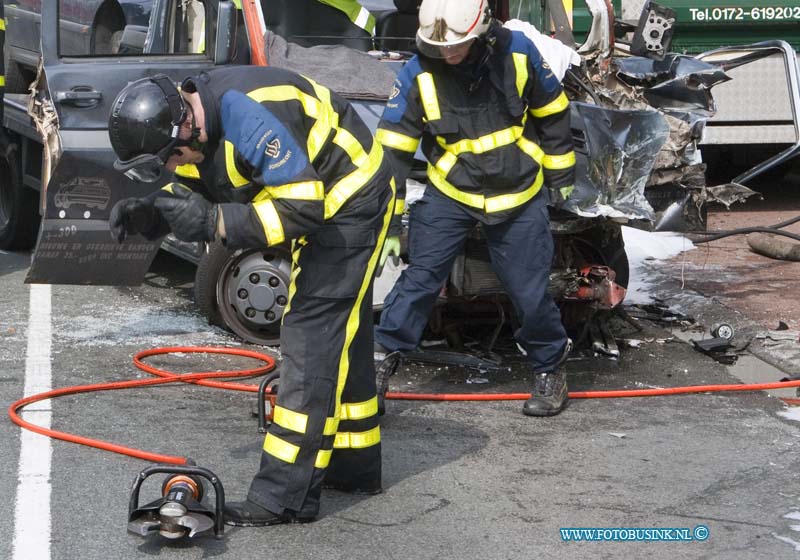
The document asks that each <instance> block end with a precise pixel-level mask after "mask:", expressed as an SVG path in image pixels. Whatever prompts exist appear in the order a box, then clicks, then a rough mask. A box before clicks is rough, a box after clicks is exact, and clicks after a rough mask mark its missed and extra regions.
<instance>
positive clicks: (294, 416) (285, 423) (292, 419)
mask: <svg viewBox="0 0 800 560" xmlns="http://www.w3.org/2000/svg"><path fill="white" fill-rule="evenodd" d="M272 421H273V422H274V423H275V424H277V425H278V426H280V427H281V428H286V429H287V430H291V431H293V432H297V433H298V434H304V433H306V426H308V414H302V413H300V412H295V411H294V410H289V409H288V408H284V407H282V406H278V405H276V406H275V416H274V417H273V420H272Z"/></svg>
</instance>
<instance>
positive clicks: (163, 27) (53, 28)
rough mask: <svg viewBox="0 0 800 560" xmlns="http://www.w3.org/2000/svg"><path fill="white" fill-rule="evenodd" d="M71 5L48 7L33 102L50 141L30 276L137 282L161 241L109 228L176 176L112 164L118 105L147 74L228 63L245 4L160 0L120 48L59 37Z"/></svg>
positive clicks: (57, 0)
mask: <svg viewBox="0 0 800 560" xmlns="http://www.w3.org/2000/svg"><path fill="white" fill-rule="evenodd" d="M212 3H213V5H212ZM67 4H69V2H68V1H67V0H54V1H53V2H46V3H44V5H43V7H42V57H43V65H44V76H43V79H42V78H41V77H40V79H39V83H38V86H37V88H38V92H37V97H36V101H35V102H34V103H33V104H32V105H33V106H34V112H35V113H36V114H35V115H34V119H35V120H36V122H37V126H38V127H39V129H40V131H41V132H42V135H43V137H44V140H45V150H44V154H43V162H42V166H43V167H42V172H43V176H42V184H43V185H45V187H44V188H43V190H42V194H41V198H42V220H41V226H40V230H39V237H38V241H37V244H36V250H35V253H34V256H33V263H32V265H31V268H30V271H29V273H28V277H27V278H26V282H28V283H51V284H97V285H136V284H139V283H141V281H142V279H143V278H144V275H145V273H146V272H147V269H148V268H149V266H150V263H151V261H152V259H153V257H154V256H155V254H156V252H157V251H158V248H159V245H160V241H147V240H145V239H144V238H142V237H139V236H133V237H131V238H129V239H126V240H125V241H124V242H123V243H121V244H119V243H117V242H116V241H114V240H113V239H112V238H111V235H110V233H109V229H108V216H109V213H110V211H111V208H112V207H113V205H114V204H115V203H116V202H117V201H118V200H120V199H122V198H127V197H131V196H144V195H145V194H147V193H148V192H151V191H152V190H153V189H155V188H160V186H161V185H162V184H163V183H165V182H166V180H167V179H168V177H164V180H163V181H162V182H161V183H160V184H159V183H156V184H141V183H136V182H134V181H131V180H130V179H128V178H126V177H125V176H124V175H122V174H121V173H118V172H117V171H115V170H114V169H113V166H112V164H113V162H114V159H115V154H114V152H113V150H112V148H111V143H110V140H109V137H108V115H109V113H110V111H111V104H112V103H113V101H114V98H115V97H116V95H117V93H118V92H119V91H120V90H121V89H122V88H123V87H124V86H125V85H126V84H128V83H129V82H132V81H134V80H137V79H139V78H142V77H144V76H151V75H154V74H166V75H168V76H170V77H171V78H172V79H174V80H175V81H176V82H180V81H181V80H182V79H183V78H185V77H186V76H188V75H192V74H196V73H198V72H200V71H202V70H205V69H210V68H211V67H213V66H214V65H218V64H226V63H228V62H229V61H230V57H231V55H232V54H233V53H232V50H233V44H234V41H233V38H234V36H235V31H236V29H235V28H236V8H235V6H234V5H233V3H232V2H230V1H229V0H205V1H201V0H154V2H153V7H152V12H151V17H150V23H149V26H148V27H147V28H146V29H142V27H141V26H136V28H131V29H127V28H126V29H125V30H124V32H123V36H122V39H121V42H122V44H121V46H120V54H117V55H114V56H110V55H109V56H98V55H87V56H74V55H72V54H69V55H68V54H65V53H67V52H68V51H66V50H65V45H64V44H63V43H59V37H60V34H59V30H58V21H59V12H60V11H63V10H64V8H65V5H67ZM201 45H209V46H212V47H210V48H205V47H202V46H201Z"/></svg>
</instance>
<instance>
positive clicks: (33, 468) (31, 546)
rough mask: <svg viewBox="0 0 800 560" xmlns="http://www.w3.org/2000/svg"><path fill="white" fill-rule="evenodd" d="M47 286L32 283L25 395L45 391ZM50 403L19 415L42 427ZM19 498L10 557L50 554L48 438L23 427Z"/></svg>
mask: <svg viewBox="0 0 800 560" xmlns="http://www.w3.org/2000/svg"><path fill="white" fill-rule="evenodd" d="M51 304H52V299H51V289H50V286H49V285H40V284H33V285H31V295H30V312H29V319H28V350H27V354H26V357H25V396H26V397H27V396H30V395H33V394H35V393H41V392H44V391H49V390H50V389H51V384H52V378H51V370H50V346H51V341H52V338H51V335H52V326H51V321H50V309H51ZM50 406H51V405H50V401H43V402H40V403H34V404H32V405H30V406H29V407H26V409H25V411H24V412H23V413H22V414H23V418H24V419H25V420H28V421H29V422H33V423H36V424H38V425H39V426H42V427H44V428H49V427H50V420H51V409H50ZM20 439H21V445H20V452H19V471H18V479H17V500H16V505H15V508H14V541H13V559H14V560H30V559H32V558H35V559H36V560H48V559H49V558H50V461H51V457H52V443H51V440H50V438H48V437H45V436H42V435H39V434H36V433H33V432H31V431H28V430H22V431H21V437H20Z"/></svg>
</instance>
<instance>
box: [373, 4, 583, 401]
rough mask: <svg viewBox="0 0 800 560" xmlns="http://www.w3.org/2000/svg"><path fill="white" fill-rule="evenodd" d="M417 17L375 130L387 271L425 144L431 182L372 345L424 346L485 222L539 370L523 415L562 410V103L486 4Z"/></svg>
mask: <svg viewBox="0 0 800 560" xmlns="http://www.w3.org/2000/svg"><path fill="white" fill-rule="evenodd" d="M419 20H420V24H419V29H418V31H417V46H418V47H419V53H420V54H419V55H418V56H417V57H414V58H412V59H411V61H409V62H408V63H407V64H406V65H405V67H404V68H403V70H402V71H401V72H400V74H399V76H398V79H397V81H396V83H395V87H394V89H393V91H392V94H391V98H390V100H389V102H388V104H387V106H386V109H385V111H384V113H383V118H382V120H381V123H380V125H379V128H378V132H377V134H376V137H377V138H378V140H379V141H380V142H381V143H382V144H383V145H384V147H385V148H387V149H388V150H387V153H388V154H389V156H390V159H391V160H392V163H393V167H394V171H395V179H396V181H397V186H398V195H397V198H398V200H397V206H396V208H395V219H394V221H393V223H392V226H391V227H390V232H389V238H388V239H387V242H386V245H385V246H384V250H383V254H382V255H381V262H383V261H385V259H386V258H387V256H388V255H390V254H392V253H394V254H397V253H398V252H399V245H400V244H399V241H398V237H397V235H398V233H399V229H400V223H399V221H400V220H399V218H400V214H402V212H403V204H404V203H403V199H404V198H405V196H404V191H405V182H406V178H407V177H408V174H409V171H410V169H411V165H412V162H413V158H414V154H415V152H416V151H417V149H418V148H419V147H420V144H421V149H422V153H423V154H424V156H425V158H426V159H427V160H428V170H427V176H428V181H427V188H426V189H425V194H424V196H423V197H422V199H421V200H419V201H418V202H416V203H415V204H413V205H412V206H411V208H410V213H411V214H410V222H409V223H410V231H409V253H410V255H409V256H410V261H411V263H410V265H409V267H408V268H407V269H406V270H405V271H404V272H403V274H402V276H401V277H400V280H399V281H398V282H397V284H396V285H395V286H394V289H393V290H392V291H391V293H390V294H389V295H388V296H387V298H386V300H385V302H384V310H383V314H382V317H381V322H380V325H379V326H378V327H377V329H376V332H375V339H376V342H377V344H376V350H377V351H379V352H381V351H391V352H394V351H398V350H400V351H403V350H411V349H413V348H415V347H416V346H417V345H418V344H419V341H420V338H421V336H422V332H423V329H424V328H425V325H426V324H427V322H428V317H429V315H430V312H431V308H432V307H433V304H434V302H435V300H436V297H437V295H438V294H439V291H440V289H441V287H442V285H443V284H444V282H445V280H446V279H447V276H448V273H449V272H450V270H451V268H452V265H453V261H454V259H455V257H456V256H457V254H458V253H459V251H460V250H461V248H462V247H463V245H464V242H465V240H466V237H467V235H468V233H469V232H470V231H471V230H472V229H473V227H474V226H475V224H476V223H480V224H481V226H482V229H483V233H484V235H485V237H486V239H487V242H488V245H489V251H490V254H491V260H492V268H493V269H494V271H495V273H496V274H497V276H498V277H499V279H500V280H501V281H502V283H503V285H504V287H505V289H506V291H507V293H508V295H509V296H510V298H511V301H512V302H513V304H514V307H515V309H516V312H517V316H518V318H519V322H520V327H519V329H518V330H517V331H516V332H515V333H514V334H515V337H516V339H517V341H518V342H519V343H520V345H521V346H522V347H523V348H524V349H525V351H526V352H527V355H528V358H529V359H530V360H531V362H532V363H533V366H534V377H535V379H534V383H533V391H532V395H531V398H530V399H529V400H528V401H527V402H526V403H525V405H524V406H523V412H524V413H525V414H527V415H530V416H552V415H554V414H558V413H559V412H561V410H563V408H564V407H565V406H566V404H567V398H568V396H567V385H566V378H565V375H564V373H563V372H562V371H561V370H560V365H561V364H562V362H563V361H564V360H565V358H566V356H567V353H568V352H569V350H570V347H571V343H570V341H569V339H568V338H567V335H566V332H565V330H564V327H563V325H562V323H561V315H560V313H559V310H558V308H557V307H556V305H555V303H554V302H553V299H552V298H551V297H550V295H549V294H548V292H547V286H548V281H549V275H550V268H551V264H552V262H551V261H552V259H553V238H552V234H551V232H550V226H549V215H548V210H547V205H548V203H550V204H553V205H558V204H559V203H563V200H564V198H565V197H567V196H569V194H570V193H571V191H572V184H573V178H574V170H573V168H574V165H575V154H574V152H573V147H572V137H571V133H570V126H569V107H568V106H569V102H568V100H567V98H566V96H565V95H564V92H563V91H562V89H561V85H560V84H559V81H558V79H556V77H555V76H554V75H553V73H552V72H551V71H550V68H549V66H548V65H547V64H546V63H545V62H544V61H543V59H542V57H541V55H540V54H539V51H538V50H537V49H536V47H535V46H534V45H533V43H531V42H530V41H529V40H528V39H527V38H525V36H524V35H523V34H522V33H519V32H512V31H509V30H507V29H504V28H502V27H501V26H500V24H499V23H498V22H497V21H496V20H495V19H493V18H492V15H491V12H490V10H489V7H488V5H487V1H486V0H423V2H422V5H421V7H420V12H419ZM543 186H545V187H547V188H546V189H542V187H543Z"/></svg>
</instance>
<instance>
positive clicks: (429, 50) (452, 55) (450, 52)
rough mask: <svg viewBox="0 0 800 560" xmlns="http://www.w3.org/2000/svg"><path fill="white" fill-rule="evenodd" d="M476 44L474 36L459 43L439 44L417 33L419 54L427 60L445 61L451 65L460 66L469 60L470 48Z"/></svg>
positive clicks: (460, 40)
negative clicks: (459, 64)
mask: <svg viewBox="0 0 800 560" xmlns="http://www.w3.org/2000/svg"><path fill="white" fill-rule="evenodd" d="M474 43H475V37H474V36H467V37H464V38H463V39H459V40H458V41H449V42H438V41H431V40H430V39H425V38H424V37H422V35H420V34H419V33H417V49H419V54H421V55H422V56H425V57H427V58H433V59H436V60H444V61H445V62H448V63H449V64H458V63H460V62H461V61H463V60H464V59H465V58H467V55H468V54H469V50H470V48H472V45H473V44H474Z"/></svg>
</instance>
